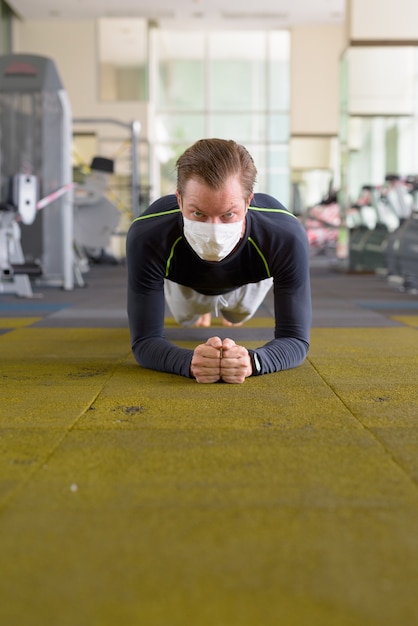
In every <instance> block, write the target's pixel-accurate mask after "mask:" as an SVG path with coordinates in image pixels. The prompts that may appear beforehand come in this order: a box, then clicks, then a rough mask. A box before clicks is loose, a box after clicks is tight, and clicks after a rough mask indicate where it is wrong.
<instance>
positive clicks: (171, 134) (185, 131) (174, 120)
mask: <svg viewBox="0 0 418 626" xmlns="http://www.w3.org/2000/svg"><path fill="white" fill-rule="evenodd" d="M158 134H159V138H160V139H162V140H163V141H166V142H174V143H176V142H178V141H187V142H189V143H193V142H194V141H197V139H200V138H201V137H203V136H204V135H205V116H204V115H203V113H174V114H172V115H167V114H163V115H160V116H159V118H158Z"/></svg>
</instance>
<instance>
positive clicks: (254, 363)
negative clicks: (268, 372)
mask: <svg viewBox="0 0 418 626" xmlns="http://www.w3.org/2000/svg"><path fill="white" fill-rule="evenodd" d="M248 354H249V355H250V360H251V367H252V370H253V373H252V374H251V376H260V374H261V363H260V359H259V358H258V354H257V352H255V351H254V350H248Z"/></svg>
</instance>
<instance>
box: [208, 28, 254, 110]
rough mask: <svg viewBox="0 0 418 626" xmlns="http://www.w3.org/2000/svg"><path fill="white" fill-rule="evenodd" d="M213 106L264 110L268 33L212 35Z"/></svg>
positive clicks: (210, 58) (210, 57)
mask: <svg viewBox="0 0 418 626" xmlns="http://www.w3.org/2000/svg"><path fill="white" fill-rule="evenodd" d="M209 64H210V76H209V80H210V107H211V108H212V109H223V110H225V109H234V110H240V109H241V110H242V109H249V108H251V109H252V110H260V109H262V110H264V109H265V107H266V71H265V68H266V43H265V35H264V33H259V32H238V33H237V32H221V33H211V34H210V35H209Z"/></svg>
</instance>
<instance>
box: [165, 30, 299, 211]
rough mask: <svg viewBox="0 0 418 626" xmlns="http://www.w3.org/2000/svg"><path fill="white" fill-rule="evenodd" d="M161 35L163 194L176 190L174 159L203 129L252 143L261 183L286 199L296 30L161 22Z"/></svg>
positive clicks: (249, 145) (260, 187) (263, 188)
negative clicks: (179, 27)
mask: <svg viewBox="0 0 418 626" xmlns="http://www.w3.org/2000/svg"><path fill="white" fill-rule="evenodd" d="M154 41H155V57H156V66H157V67H158V72H157V76H158V79H157V85H156V88H157V97H156V103H157V109H156V128H157V131H156V136H157V146H156V150H155V154H156V163H155V172H156V174H155V177H156V179H157V181H158V182H159V186H160V189H156V195H157V196H158V195H160V192H161V193H172V190H173V186H174V188H175V162H176V159H177V158H178V156H179V155H180V154H181V153H182V152H183V151H184V149H186V148H187V147H188V146H190V145H191V144H192V143H193V142H194V141H196V140H197V139H200V138H202V137H221V138H224V139H234V140H235V141H238V142H239V143H242V144H243V145H245V146H246V147H247V148H248V150H249V151H250V153H251V154H252V156H253V158H254V161H255V163H256V166H257V170H258V177H257V189H258V190H259V191H264V192H266V193H271V194H272V195H276V196H277V197H279V199H280V200H281V201H282V202H283V203H284V204H286V203H287V201H288V198H289V195H290V189H288V187H290V185H289V151H288V142H289V101H290V95H289V93H290V88H289V56H290V36H289V33H288V32H284V31H248V32H242V31H239V32H238V31H221V32H215V31H207V32H206V31H205V32H196V31H193V32H188V31H184V32H172V31H165V30H163V29H159V30H157V31H156V32H155V40H154V38H153V42H154ZM160 148H161V149H162V151H161V150H160ZM161 155H162V156H161Z"/></svg>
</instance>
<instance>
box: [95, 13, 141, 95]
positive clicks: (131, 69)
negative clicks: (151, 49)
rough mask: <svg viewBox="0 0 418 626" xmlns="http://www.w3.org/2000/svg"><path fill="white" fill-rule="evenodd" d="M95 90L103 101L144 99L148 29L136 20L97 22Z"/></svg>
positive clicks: (111, 19) (101, 20) (118, 19)
mask: <svg viewBox="0 0 418 626" xmlns="http://www.w3.org/2000/svg"><path fill="white" fill-rule="evenodd" d="M98 56H99V91H100V99H101V100H106V101H111V102H114V101H130V100H133V101H146V100H148V26H147V22H146V20H144V19H140V18H129V19H122V18H102V19H100V20H99V21H98Z"/></svg>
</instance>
